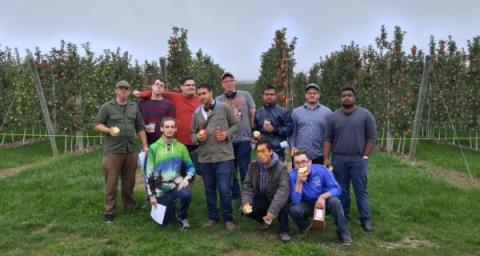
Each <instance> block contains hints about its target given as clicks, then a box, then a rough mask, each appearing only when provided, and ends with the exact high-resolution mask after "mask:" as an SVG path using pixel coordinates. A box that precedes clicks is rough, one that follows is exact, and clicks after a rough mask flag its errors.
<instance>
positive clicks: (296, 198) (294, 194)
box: [289, 170, 302, 204]
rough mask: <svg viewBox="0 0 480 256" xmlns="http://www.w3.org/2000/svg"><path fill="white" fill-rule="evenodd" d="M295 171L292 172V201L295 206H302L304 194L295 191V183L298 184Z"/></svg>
mask: <svg viewBox="0 0 480 256" xmlns="http://www.w3.org/2000/svg"><path fill="white" fill-rule="evenodd" d="M294 172H295V171H294V170H292V171H291V172H290V179H289V180H290V199H291V200H292V203H293V204H300V202H301V201H302V193H298V192H296V191H295V183H297V174H296V172H295V173H294Z"/></svg>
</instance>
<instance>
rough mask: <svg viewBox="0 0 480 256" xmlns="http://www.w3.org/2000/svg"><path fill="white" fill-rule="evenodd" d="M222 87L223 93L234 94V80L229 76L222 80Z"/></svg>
mask: <svg viewBox="0 0 480 256" xmlns="http://www.w3.org/2000/svg"><path fill="white" fill-rule="evenodd" d="M222 87H223V90H225V92H234V91H235V87H236V84H235V79H234V78H233V77H231V76H226V77H224V78H223V80H222Z"/></svg>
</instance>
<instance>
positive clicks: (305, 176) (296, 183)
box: [288, 151, 352, 245]
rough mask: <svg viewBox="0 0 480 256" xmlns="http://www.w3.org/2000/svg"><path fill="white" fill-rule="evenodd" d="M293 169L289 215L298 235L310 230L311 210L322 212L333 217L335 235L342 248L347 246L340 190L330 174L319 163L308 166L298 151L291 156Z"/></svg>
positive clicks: (347, 235) (305, 157)
mask: <svg viewBox="0 0 480 256" xmlns="http://www.w3.org/2000/svg"><path fill="white" fill-rule="evenodd" d="M293 163H294V165H295V169H294V170H292V171H291V172H290V200H291V203H290V205H289V209H288V211H289V213H290V216H291V217H292V219H293V220H294V221H295V223H296V224H297V226H298V228H299V230H300V234H301V235H303V236H305V235H306V234H307V232H308V230H309V229H310V228H311V227H312V220H311V218H312V217H313V212H314V208H318V209H325V208H326V213H327V214H331V215H332V216H333V220H334V222H335V225H336V226H337V236H338V238H339V239H340V241H341V242H342V243H343V245H351V244H352V238H351V236H350V232H349V231H348V226H347V220H346V219H345V215H344V213H343V208H342V204H341V202H340V199H339V198H338V196H340V195H341V193H342V191H341V189H340V186H339V185H338V183H337V181H336V180H335V178H334V176H333V174H332V173H331V172H330V171H328V169H327V168H326V167H325V166H323V165H319V164H312V160H311V159H310V158H309V156H308V155H307V154H306V153H305V152H303V151H298V152H296V153H295V154H294V155H293Z"/></svg>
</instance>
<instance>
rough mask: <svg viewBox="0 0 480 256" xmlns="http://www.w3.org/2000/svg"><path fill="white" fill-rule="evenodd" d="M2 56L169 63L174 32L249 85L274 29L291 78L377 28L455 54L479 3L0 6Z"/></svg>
mask: <svg viewBox="0 0 480 256" xmlns="http://www.w3.org/2000/svg"><path fill="white" fill-rule="evenodd" d="M1 7H2V10H1V12H0V13H1V15H0V44H1V46H2V47H5V46H9V47H18V48H19V49H20V50H21V52H22V53H24V52H25V51H24V50H25V49H26V48H29V49H33V48H34V47H35V46H39V47H40V48H41V49H42V50H43V51H48V50H50V48H52V47H56V46H58V45H59V41H60V39H64V40H66V41H69V42H73V43H76V44H78V45H80V44H81V43H84V42H87V41H88V42H90V43H91V46H92V48H93V50H94V51H95V53H97V54H100V53H101V51H102V50H103V49H107V48H108V49H116V48H117V47H121V48H122V50H128V51H129V53H130V54H132V55H133V58H134V59H138V60H139V61H143V60H145V59H147V60H158V57H160V56H166V55H167V53H168V45H167V40H168V37H169V36H170V35H171V27H173V26H178V27H183V28H185V29H188V31H189V38H188V41H189V45H190V49H191V50H192V52H196V51H197V50H198V49H199V48H202V49H203V51H204V53H207V54H209V55H211V56H212V57H213V59H214V60H215V62H216V63H219V64H220V65H221V66H222V67H224V68H225V69H226V70H228V71H231V72H233V73H234V74H235V75H236V78H237V79H238V80H255V79H256V78H257V76H258V74H259V71H258V69H259V66H260V55H261V53H262V52H264V51H266V50H267V49H268V48H269V47H270V44H271V43H272V39H273V36H274V32H275V30H276V29H279V28H281V27H286V28H287V29H288V30H287V37H288V39H289V40H290V39H291V38H293V37H294V36H296V37H298V44H297V48H296V59H297V66H296V68H295V71H297V72H299V71H307V70H308V69H309V68H310V67H311V65H312V64H313V63H315V62H316V61H318V60H319V59H320V57H321V56H325V55H327V54H329V53H330V52H332V51H334V50H337V49H339V48H340V46H341V45H342V44H349V43H350V41H352V40H353V41H355V42H356V43H358V44H359V45H360V46H361V47H363V46H367V45H369V44H372V45H373V44H374V42H375V41H374V40H375V37H377V36H378V35H379V31H380V26H381V25H382V24H384V25H386V27H387V29H388V31H389V35H391V34H393V28H394V26H395V25H399V26H401V27H402V29H403V30H405V31H406V32H407V34H406V35H405V44H404V47H406V48H405V50H406V51H408V49H409V48H410V47H411V45H413V44H415V45H417V46H418V47H419V48H421V49H424V50H425V49H428V41H429V37H430V35H434V36H435V38H436V39H437V40H438V39H441V38H442V39H446V38H447V36H448V35H452V36H453V39H454V40H455V41H456V42H457V44H458V45H459V46H460V47H466V44H467V40H469V39H472V38H473V37H475V36H478V35H480V1H475V0H470V1H469V0H457V1H441V0H437V1H433V0H425V1H421V0H417V1H412V0H397V1H389V0H384V1H380V0H379V1H373V0H370V1H369V0H364V1H341V0H337V1H320V0H317V1H315V0H306V1H300V0H299V1H286V0H275V1H273V0H272V1H260V0H256V1H254V0H244V1H233V0H223V1H222V0H213V1H200V0H197V1H195V0H190V1H147V0H143V1H127V0H121V1H119V0H117V1H113V0H106V1H101V0H97V1H92V0H75V1H73V0H57V1H54V0H44V1H39V0H37V1H33V0H32V1H25V0H7V1H2V3H1Z"/></svg>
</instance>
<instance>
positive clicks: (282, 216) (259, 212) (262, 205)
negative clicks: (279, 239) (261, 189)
mask: <svg viewBox="0 0 480 256" xmlns="http://www.w3.org/2000/svg"><path fill="white" fill-rule="evenodd" d="M271 203H272V202H271V201H270V200H268V198H266V197H261V196H255V197H254V198H253V203H252V212H251V213H250V214H247V215H245V216H247V217H249V218H252V219H254V220H256V221H258V222H263V216H265V215H267V212H268V207H269V206H270V204H271ZM277 220H278V232H279V233H288V213H287V204H285V206H283V208H282V209H281V210H280V212H279V213H278V218H277Z"/></svg>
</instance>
